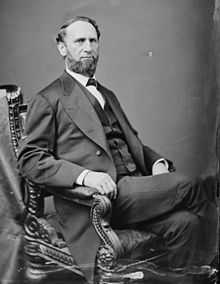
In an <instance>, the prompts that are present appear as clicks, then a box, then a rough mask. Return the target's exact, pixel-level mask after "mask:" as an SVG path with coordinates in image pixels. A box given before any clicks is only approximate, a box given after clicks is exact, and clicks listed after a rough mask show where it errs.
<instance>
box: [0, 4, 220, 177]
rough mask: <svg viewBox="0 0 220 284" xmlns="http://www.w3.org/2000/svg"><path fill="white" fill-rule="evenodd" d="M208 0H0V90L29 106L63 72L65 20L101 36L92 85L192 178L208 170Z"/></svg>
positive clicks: (211, 103)
mask: <svg viewBox="0 0 220 284" xmlns="http://www.w3.org/2000/svg"><path fill="white" fill-rule="evenodd" d="M213 9H214V1H211V0H209V1H208V0H184V1H183V0H136V1H134V0H104V1H103V0H90V1H89V0H85V1H83V0H62V1H60V0H37V1H36V0H17V1H16V0H1V2H0V35H1V43H0V51H1V52H0V84H6V83H16V84H18V85H20V86H21V87H22V90H23V93H24V96H25V99H26V100H27V101H28V100H29V99H30V98H31V97H32V96H33V95H34V94H35V93H36V92H37V91H39V90H40V89H41V88H43V87H44V86H46V85H47V84H48V83H50V82H51V81H52V80H54V79H55V78H57V77H58V76H59V75H60V74H61V72H63V62H62V59H61V58H60V56H59V55H58V52H57V50H56V46H55V42H54V38H55V34H56V31H57V29H58V27H59V26H60V25H61V24H62V23H63V21H64V20H65V19H66V18H68V17H69V16H70V15H71V14H72V15H87V16H91V17H93V18H95V19H96V20H97V22H98V24H99V26H100V30H101V33H102V35H101V56H100V61H99V65H98V70H97V75H96V77H97V79H98V80H99V81H100V82H102V83H103V84H105V85H106V86H107V87H109V88H110V89H112V90H113V91H115V93H116V95H117V96H118V98H119V100H120V101H121V104H122V106H123V108H124V109H125V111H126V113H127V115H128V117H129V118H130V120H131V122H132V124H133V126H134V127H135V128H136V129H137V130H138V132H139V135H140V137H141V138H142V141H143V142H144V143H145V144H147V145H149V146H151V147H152V148H154V149H155V150H157V151H159V152H160V153H162V154H164V155H165V156H167V157H168V158H170V159H172V160H174V162H175V165H176V167H177V169H178V170H180V171H182V172H184V173H186V174H188V175H197V174H200V173H204V172H207V171H212V170H213V169H214V167H215V158H214V150H215V146H214V132H215V118H216V93H215V80H214V70H213V53H212V52H213V40H212V39H213Z"/></svg>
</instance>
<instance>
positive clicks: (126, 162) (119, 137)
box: [88, 94, 141, 181]
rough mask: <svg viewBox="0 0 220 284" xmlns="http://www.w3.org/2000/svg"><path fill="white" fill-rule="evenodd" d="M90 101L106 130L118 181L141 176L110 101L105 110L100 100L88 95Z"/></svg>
mask: <svg viewBox="0 0 220 284" xmlns="http://www.w3.org/2000/svg"><path fill="white" fill-rule="evenodd" d="M102 95H103V94H102ZM88 99H89V100H90V102H91V104H92V105H93V107H94V109H95V111H96V113H97V115H98V117H99V119H100V121H101V123H102V126H103V128H104V132H105V135H106V139H107V142H108V145H109V149H110V152H111V155H112V158H113V161H114V164H115V167H116V172H117V181H119V180H120V179H121V178H122V177H123V176H127V175H129V176H141V172H140V171H139V169H138V168H137V165H136V164H135V162H134V159H133V157H132V155H131V153H130V151H129V148H128V144H127V142H126V139H125V136H124V133H123V131H122V130H121V127H120V124H119V122H118V120H117V118H116V116H115V114H114V112H113V111H112V109H111V106H110V105H109V103H108V101H107V100H105V107H104V110H103V109H102V107H101V106H100V104H99V102H98V100H97V99H96V98H95V97H94V96H93V95H88Z"/></svg>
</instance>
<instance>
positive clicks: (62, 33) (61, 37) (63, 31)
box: [56, 16, 101, 43]
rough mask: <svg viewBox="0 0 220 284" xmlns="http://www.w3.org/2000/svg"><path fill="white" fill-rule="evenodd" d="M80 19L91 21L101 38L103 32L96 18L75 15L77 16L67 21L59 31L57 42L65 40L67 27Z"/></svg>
mask: <svg viewBox="0 0 220 284" xmlns="http://www.w3.org/2000/svg"><path fill="white" fill-rule="evenodd" d="M78 21H82V22H87V23H90V24H91V25H92V26H93V27H94V28H95V30H96V33H97V37H98V39H99V38H100V35H101V33H100V31H99V27H98V25H97V24H96V21H95V20H93V19H91V18H89V17H85V16H75V17H73V18H71V19H69V20H68V21H66V22H65V23H64V24H63V25H62V26H61V27H60V29H59V32H58V33H57V36H56V42H57V43H59V42H64V38H65V36H66V28H67V27H69V26H70V25H71V24H73V23H75V22H78Z"/></svg>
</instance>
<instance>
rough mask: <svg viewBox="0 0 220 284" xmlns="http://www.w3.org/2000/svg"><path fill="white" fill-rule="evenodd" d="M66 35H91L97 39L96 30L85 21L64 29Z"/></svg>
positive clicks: (74, 23)
mask: <svg viewBox="0 0 220 284" xmlns="http://www.w3.org/2000/svg"><path fill="white" fill-rule="evenodd" d="M66 32H67V35H68V34H69V35H73V36H76V37H78V36H83V35H91V36H95V37H97V33H96V29H95V27H93V25H92V24H90V23H89V22H86V21H82V20H79V21H76V22H73V23H72V24H70V25H69V26H68V27H67V28H66Z"/></svg>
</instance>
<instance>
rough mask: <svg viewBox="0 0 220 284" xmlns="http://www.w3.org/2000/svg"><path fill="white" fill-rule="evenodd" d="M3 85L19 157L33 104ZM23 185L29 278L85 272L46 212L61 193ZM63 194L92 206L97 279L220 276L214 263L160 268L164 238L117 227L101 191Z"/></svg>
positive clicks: (15, 88)
mask: <svg viewBox="0 0 220 284" xmlns="http://www.w3.org/2000/svg"><path fill="white" fill-rule="evenodd" d="M1 88H4V89H5V90H6V98H7V103H8V113H9V126H10V133H11V145H12V149H13V152H14V154H15V157H17V153H18V145H19V140H20V139H22V137H23V133H24V127H25V115H26V111H27V105H26V104H24V103H23V97H22V93H21V89H20V88H19V87H18V86H16V85H5V86H1ZM21 190H22V195H23V199H24V204H25V213H24V216H23V220H24V222H23V223H24V238H25V254H26V266H27V270H26V276H27V277H28V279H30V280H31V279H35V281H37V280H38V279H39V280H40V279H42V278H43V277H45V276H47V275H48V274H51V273H55V272H61V271H63V270H69V271H70V272H72V273H74V274H77V275H79V276H83V274H82V271H81V269H80V267H78V266H77V264H76V263H75V261H74V258H73V257H72V256H71V254H70V252H69V250H68V248H67V246H66V244H65V241H64V239H63V238H62V235H61V234H60V233H59V226H58V223H57V222H56V214H55V213H54V214H51V213H50V214H46V213H45V202H47V199H49V198H50V197H49V196H50V195H53V194H58V193H57V192H51V189H50V192H49V191H48V190H47V189H46V188H43V187H39V186H36V185H35V184H33V183H32V182H31V181H29V180H22V185H21ZM61 197H62V198H65V199H68V200H71V201H72V202H79V203H81V204H83V205H85V206H90V208H91V222H92V224H93V226H94V228H95V230H96V232H97V234H98V235H99V237H100V239H101V241H102V244H101V246H100V248H99V250H98V252H97V261H96V277H95V278H96V282H97V283H100V284H101V283H102V284H107V283H108V284H110V283H128V282H129V283H131V282H132V281H133V282H135V281H137V280H141V279H144V278H149V277H150V276H149V275H151V276H152V275H156V276H157V277H159V278H163V277H165V276H167V275H171V274H172V275H174V279H176V277H177V276H178V277H180V278H181V277H183V276H186V275H198V276H201V275H206V277H208V278H209V279H214V280H213V281H215V274H216V270H215V269H211V267H208V266H205V267H199V268H198V267H194V268H192V269H191V270H190V271H186V270H182V271H178V272H177V271H176V272H172V273H171V272H170V271H162V270H161V269H159V268H158V267H157V266H156V265H155V264H154V260H155V259H156V258H158V257H160V256H161V255H163V254H166V247H165V245H164V244H163V241H162V240H161V239H160V238H159V237H158V236H156V235H155V234H153V233H151V232H149V233H146V232H141V231H136V230H118V231H113V230H112V228H111V227H110V225H109V222H108V220H109V216H110V214H111V201H110V200H109V199H108V198H107V197H105V196H101V195H99V194H98V193H97V192H96V191H95V190H94V189H92V188H87V187H77V188H75V189H70V190H69V191H65V195H63V193H62V196H61ZM207 275H208V276H207ZM175 281H176V280H175ZM175 283H176V282H175ZM207 283H208V282H207ZM210 283H215V282H210Z"/></svg>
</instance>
